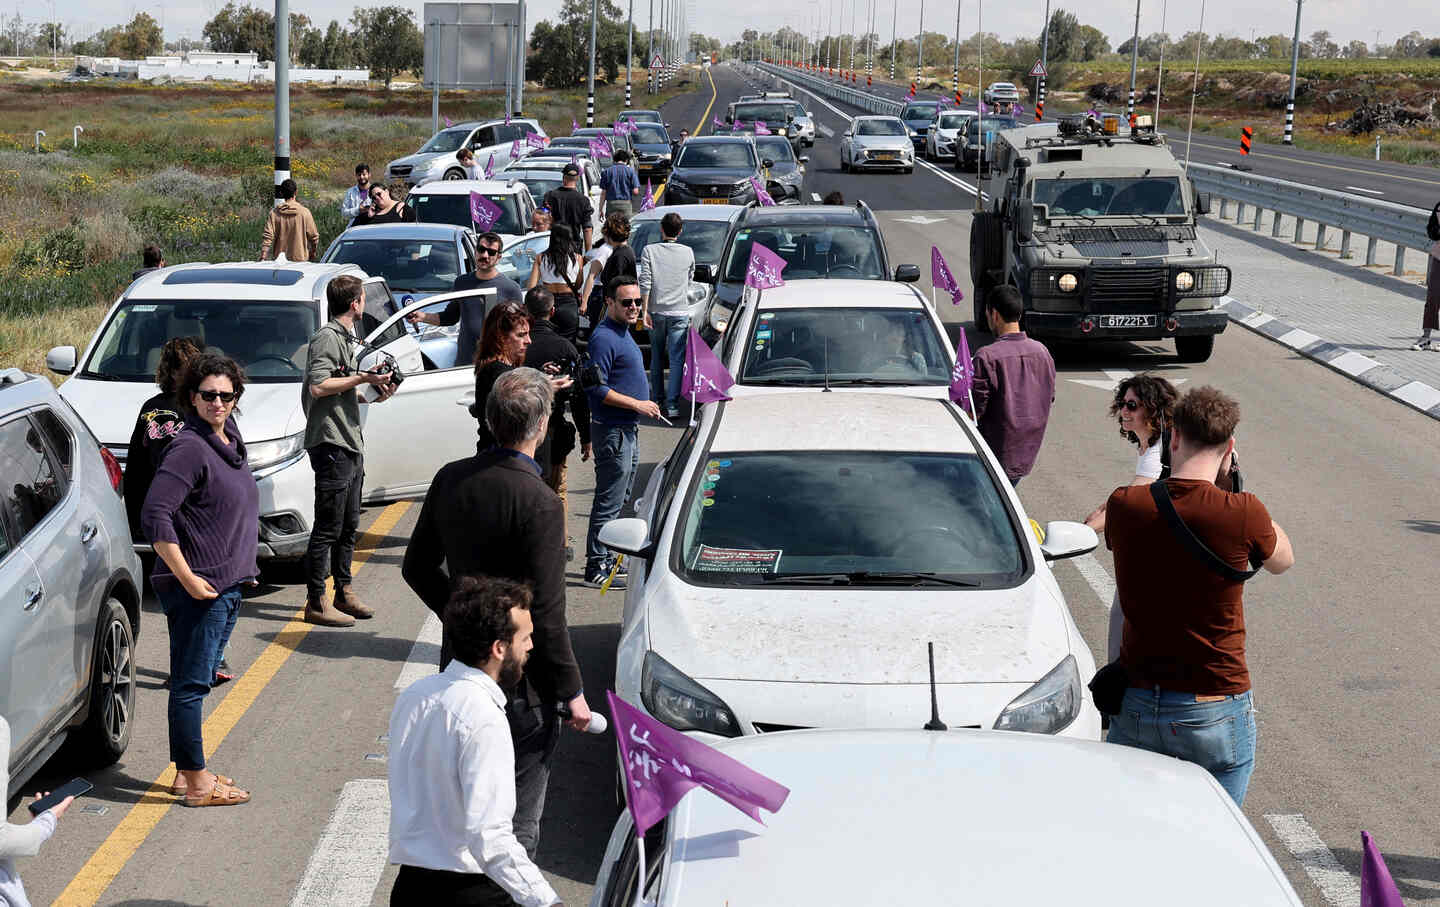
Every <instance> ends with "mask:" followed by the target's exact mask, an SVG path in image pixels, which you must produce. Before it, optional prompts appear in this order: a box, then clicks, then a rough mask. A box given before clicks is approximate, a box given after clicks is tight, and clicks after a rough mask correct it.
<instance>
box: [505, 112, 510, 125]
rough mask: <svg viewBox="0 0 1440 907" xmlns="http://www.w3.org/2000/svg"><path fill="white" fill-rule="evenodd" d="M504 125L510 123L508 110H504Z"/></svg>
mask: <svg viewBox="0 0 1440 907" xmlns="http://www.w3.org/2000/svg"><path fill="white" fill-rule="evenodd" d="M505 125H506V126H509V125H510V111H508V110H507V111H505Z"/></svg>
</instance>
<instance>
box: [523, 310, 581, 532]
mask: <svg viewBox="0 0 1440 907" xmlns="http://www.w3.org/2000/svg"><path fill="white" fill-rule="evenodd" d="M525 308H526V310H528V311H529V312H530V317H531V319H532V321H531V322H530V348H529V349H528V350H526V351H525V364H526V365H527V366H529V367H530V368H533V369H539V370H541V371H550V372H551V373H552V374H568V375H571V377H572V378H575V379H576V382H575V383H574V384H572V385H571V386H570V387H568V388H566V389H565V390H563V391H560V393H559V394H558V395H556V397H555V405H554V406H553V407H551V411H550V428H549V430H548V431H546V432H545V440H544V441H542V442H540V447H539V448H538V449H537V450H536V451H535V460H536V462H538V463H539V464H540V468H541V469H542V470H544V472H545V476H544V478H545V484H546V485H549V486H550V490H552V491H554V492H555V493H556V494H557V495H559V496H560V503H561V505H564V503H565V458H566V457H568V456H570V451H572V450H574V449H575V443H576V441H577V439H578V441H579V443H580V459H581V460H582V461H584V460H589V459H590V400H589V398H587V397H586V396H585V391H584V390H583V389H582V388H581V387H580V384H579V376H578V375H576V374H574V373H575V372H577V371H578V369H579V362H580V352H579V351H578V350H576V349H575V344H573V343H571V342H570V341H568V340H566V339H565V338H564V337H562V336H560V332H559V331H557V330H556V329H555V325H554V323H553V322H552V321H551V320H550V319H551V316H553V315H554V314H555V296H554V295H553V294H552V293H551V292H550V291H549V290H547V289H545V288H544V287H531V288H530V289H529V290H527V291H526V292H525ZM547 365H549V366H551V369H546V366H547ZM566 403H569V404H570V418H571V420H573V421H571V422H566V421H565V404H566Z"/></svg>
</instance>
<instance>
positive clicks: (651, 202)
mask: <svg viewBox="0 0 1440 907" xmlns="http://www.w3.org/2000/svg"><path fill="white" fill-rule="evenodd" d="M654 207H655V190H654V189H652V188H651V187H650V181H649V180H646V181H645V197H644V198H642V199H640V210H641V211H650V210H652V209H654Z"/></svg>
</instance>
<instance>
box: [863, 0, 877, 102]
mask: <svg viewBox="0 0 1440 907" xmlns="http://www.w3.org/2000/svg"><path fill="white" fill-rule="evenodd" d="M865 21H866V23H867V24H866V26H865V84H866V85H869V84H870V80H871V78H873V77H874V75H875V0H870V15H869V16H867V17H866V19H865Z"/></svg>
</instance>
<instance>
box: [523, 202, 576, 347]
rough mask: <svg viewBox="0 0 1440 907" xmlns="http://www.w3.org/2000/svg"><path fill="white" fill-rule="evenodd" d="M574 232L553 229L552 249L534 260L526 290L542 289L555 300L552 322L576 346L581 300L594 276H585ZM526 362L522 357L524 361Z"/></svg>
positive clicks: (556, 225)
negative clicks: (536, 287)
mask: <svg viewBox="0 0 1440 907" xmlns="http://www.w3.org/2000/svg"><path fill="white" fill-rule="evenodd" d="M580 252H581V250H580V244H579V242H578V241H577V240H576V238H575V232H574V231H573V230H571V229H570V228H569V227H567V226H566V225H565V224H555V225H554V226H553V227H551V228H550V247H549V248H548V249H546V250H545V251H544V252H541V253H540V255H539V256H538V257H537V258H536V259H535V264H534V265H532V266H531V268H530V279H529V280H527V281H526V282H525V289H527V290H528V289H530V288H531V287H534V286H537V285H538V286H543V287H544V288H545V289H547V290H549V291H550V293H551V295H553V296H554V297H555V314H554V315H552V316H551V319H550V320H551V321H552V322H554V324H555V330H557V331H559V332H560V336H562V337H564V338H565V339H566V340H568V341H570V342H571V343H574V342H575V341H576V340H577V339H578V338H579V336H580V300H581V299H584V298H586V297H587V296H589V295H590V284H591V282H592V281H593V280H594V275H593V274H587V273H585V260H584V258H583V257H582V256H581V254H580ZM522 358H523V357H522Z"/></svg>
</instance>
